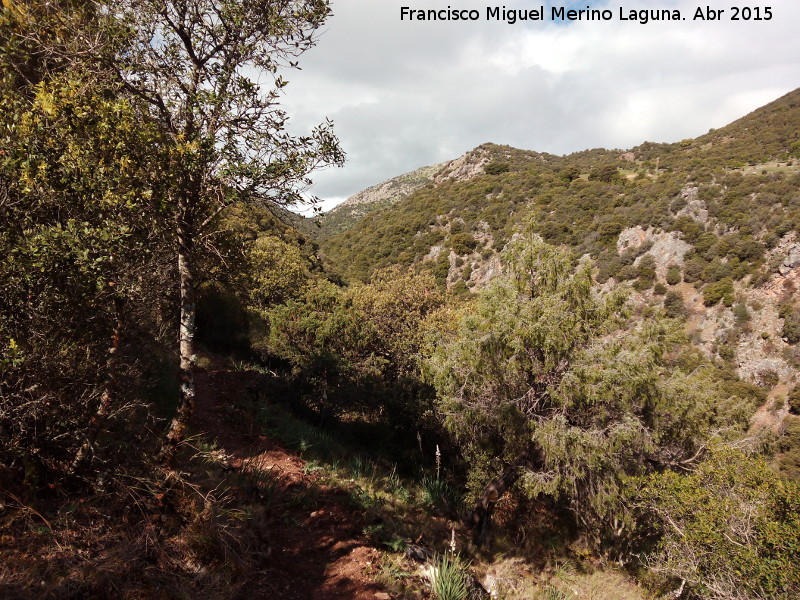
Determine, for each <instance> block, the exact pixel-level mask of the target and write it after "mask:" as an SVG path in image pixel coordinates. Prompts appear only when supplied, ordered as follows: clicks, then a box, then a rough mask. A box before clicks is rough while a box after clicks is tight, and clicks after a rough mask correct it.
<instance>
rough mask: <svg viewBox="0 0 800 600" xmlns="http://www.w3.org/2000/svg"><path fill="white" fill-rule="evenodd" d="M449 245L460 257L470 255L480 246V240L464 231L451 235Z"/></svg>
mask: <svg viewBox="0 0 800 600" xmlns="http://www.w3.org/2000/svg"><path fill="white" fill-rule="evenodd" d="M448 243H449V244H450V247H451V248H452V249H453V251H454V252H455V253H456V254H458V255H463V254H470V253H471V252H472V251H473V250H475V248H477V246H478V240H476V239H475V236H473V235H472V234H471V233H469V232H467V231H462V232H460V233H456V234H453V235H451V236H450V237H449V238H448Z"/></svg>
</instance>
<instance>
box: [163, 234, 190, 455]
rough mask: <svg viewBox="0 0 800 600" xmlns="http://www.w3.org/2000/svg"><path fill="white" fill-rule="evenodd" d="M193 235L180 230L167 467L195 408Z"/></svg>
mask: <svg viewBox="0 0 800 600" xmlns="http://www.w3.org/2000/svg"><path fill="white" fill-rule="evenodd" d="M191 242H192V239H191V236H190V235H189V234H188V232H187V231H186V228H185V227H181V228H180V230H179V233H178V277H179V278H180V286H181V290H180V293H181V297H180V307H181V312H180V329H179V334H178V339H179V345H180V359H181V360H180V394H179V397H178V407H177V408H176V410H175V416H174V417H173V418H172V422H171V423H170V426H169V431H168V432H167V435H166V437H165V438H164V442H163V444H162V445H161V452H160V453H159V461H160V462H161V464H162V465H163V466H165V467H172V466H173V464H174V462H175V455H176V454H177V451H178V445H179V444H180V443H181V442H182V441H183V438H184V435H185V432H186V426H187V425H188V423H189V419H190V418H191V416H192V413H193V412H194V401H195V393H194V374H193V373H192V367H193V366H194V330H195V291H194V273H193V270H192V263H191V246H192V243H191Z"/></svg>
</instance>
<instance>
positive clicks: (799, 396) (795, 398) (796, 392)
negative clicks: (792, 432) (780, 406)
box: [788, 384, 800, 415]
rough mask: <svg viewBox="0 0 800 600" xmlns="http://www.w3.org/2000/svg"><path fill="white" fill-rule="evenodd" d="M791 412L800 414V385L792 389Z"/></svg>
mask: <svg viewBox="0 0 800 600" xmlns="http://www.w3.org/2000/svg"><path fill="white" fill-rule="evenodd" d="M788 401H789V410H790V411H791V412H793V413H794V414H796V415H797V414H800V384H797V385H795V386H793V387H792V389H791V391H790V392H789V397H788Z"/></svg>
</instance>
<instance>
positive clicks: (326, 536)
mask: <svg viewBox="0 0 800 600" xmlns="http://www.w3.org/2000/svg"><path fill="white" fill-rule="evenodd" d="M261 377H263V376H261V375H259V374H258V373H255V372H248V371H210V372H203V371H198V372H196V373H195V384H196V390H197V406H196V412H195V415H194V418H193V422H192V428H193V430H194V431H195V432H197V433H198V434H199V435H200V436H201V437H202V438H205V440H206V441H208V442H213V443H214V444H215V445H216V446H217V448H219V449H220V450H222V451H224V453H225V455H227V457H228V464H229V467H230V469H232V470H233V471H239V472H241V471H242V470H245V471H247V472H248V473H249V474H250V476H251V478H253V479H254V480H262V481H267V482H268V487H269V489H268V490H267V492H268V495H269V498H266V499H265V498H264V497H263V495H264V494H263V490H262V491H260V492H259V491H258V490H250V493H252V494H254V495H255V496H256V499H254V502H268V503H269V507H270V508H268V510H267V517H266V518H267V520H268V524H267V530H268V531H269V540H268V541H267V540H264V542H263V544H262V545H268V546H269V548H268V550H267V549H265V551H266V552H269V556H268V557H267V558H266V559H265V560H264V561H263V566H262V568H261V570H260V571H259V572H257V573H256V574H254V575H253V577H252V578H251V581H252V583H251V584H248V586H246V588H245V591H244V593H243V594H242V595H241V597H242V598H243V599H244V598H246V599H248V600H268V599H269V600H271V599H286V600H389V599H390V596H389V595H388V594H386V593H385V592H383V591H382V590H381V588H380V587H379V586H378V585H377V584H376V583H375V582H374V580H373V577H372V575H373V574H374V573H375V572H377V570H378V565H377V562H378V558H379V553H378V552H377V551H376V550H375V549H374V548H372V547H370V546H369V544H368V542H367V540H366V539H365V537H364V536H363V534H362V533H361V532H362V530H363V528H364V527H365V525H367V523H365V522H364V517H363V515H362V514H361V513H360V511H358V510H357V509H354V508H353V507H352V506H348V505H347V503H346V500H347V497H346V495H345V494H344V493H343V492H341V491H340V490H337V489H335V488H331V487H329V486H326V485H324V484H322V483H321V482H320V481H319V478H318V477H317V476H316V475H315V473H313V472H310V470H309V469H306V468H305V467H306V463H305V461H304V460H303V459H302V458H300V457H299V456H298V455H297V454H296V453H293V452H291V451H288V450H286V449H285V448H283V447H282V446H280V445H279V444H278V443H276V442H275V441H274V440H271V439H268V438H267V437H266V436H264V435H263V434H261V432H260V431H259V429H258V427H257V425H254V424H253V423H254V420H255V419H254V417H255V410H253V414H247V411H243V410H242V409H241V408H239V407H240V406H241V404H242V402H241V399H242V398H248V397H249V396H247V394H250V395H252V392H251V389H252V387H253V386H254V385H257V384H258V381H259V378H261ZM243 430H244V431H243ZM245 492H246V493H247V491H245Z"/></svg>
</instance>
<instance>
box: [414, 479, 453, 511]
mask: <svg viewBox="0 0 800 600" xmlns="http://www.w3.org/2000/svg"><path fill="white" fill-rule="evenodd" d="M420 485H421V486H422V491H423V496H424V501H425V503H426V504H430V505H431V506H441V505H442V504H445V503H447V501H448V499H449V498H450V496H451V495H452V494H451V492H452V489H451V486H450V484H448V483H447V482H446V481H443V480H442V479H439V478H438V477H431V476H430V475H426V476H425V477H423V478H422V481H421V482H420Z"/></svg>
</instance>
